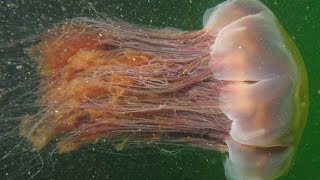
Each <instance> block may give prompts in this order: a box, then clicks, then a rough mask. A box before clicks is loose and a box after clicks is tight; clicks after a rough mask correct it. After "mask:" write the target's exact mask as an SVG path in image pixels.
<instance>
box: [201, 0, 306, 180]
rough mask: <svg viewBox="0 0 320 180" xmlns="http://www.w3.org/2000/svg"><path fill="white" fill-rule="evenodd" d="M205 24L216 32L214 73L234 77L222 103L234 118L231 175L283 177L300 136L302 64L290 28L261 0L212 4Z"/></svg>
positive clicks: (221, 77) (229, 142) (226, 78)
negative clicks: (297, 60)
mask: <svg viewBox="0 0 320 180" xmlns="http://www.w3.org/2000/svg"><path fill="white" fill-rule="evenodd" d="M204 29H205V30H207V31H209V32H211V33H212V35H213V36H215V37H216V40H215V43H214V44H213V45H212V46H211V53H212V56H213V57H214V59H215V61H214V63H213V64H212V66H213V73H214V77H215V78H216V79H219V80H223V81H229V82H230V84H228V85H227V86H225V87H223V88H222V90H221V94H220V107H221V109H222V111H223V112H224V114H225V115H226V116H227V117H228V118H229V119H231V120H232V125H231V130H230V136H231V137H230V139H227V140H226V142H227V145H228V148H229V157H228V159H227V161H226V163H225V171H226V175H227V176H228V178H229V179H273V178H275V177H278V176H279V175H280V174H282V173H283V172H284V171H286V169H287V168H288V164H289V162H290V160H291V159H292V155H293V149H294V145H295V142H296V139H297V138H298V136H299V135H296V134H295V133H296V129H294V128H295V127H294V125H295V123H296V122H295V120H294V115H295V106H294V103H295V102H294V101H293V96H294V90H295V88H296V84H297V81H298V75H297V74H298V73H297V72H298V70H297V67H296V66H295V64H294V63H295V62H294V58H295V57H293V52H292V51H291V49H290V47H287V45H288V42H287V40H286V39H285V38H286V37H284V34H285V31H284V30H283V29H282V27H281V25H280V24H279V23H278V21H277V19H276V18H275V16H274V15H273V14H272V12H271V11H270V10H268V9H267V7H265V6H264V5H263V4H262V3H260V2H259V1H256V0H228V1H226V2H224V3H222V4H220V5H218V6H217V7H215V8H214V9H209V10H207V12H206V14H205V16H204ZM302 127H303V125H302ZM302 127H299V128H302Z"/></svg>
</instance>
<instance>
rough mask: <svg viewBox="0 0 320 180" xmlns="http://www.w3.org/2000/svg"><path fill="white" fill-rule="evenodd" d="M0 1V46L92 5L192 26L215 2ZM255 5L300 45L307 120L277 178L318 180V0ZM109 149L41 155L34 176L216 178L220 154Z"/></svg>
mask: <svg viewBox="0 0 320 180" xmlns="http://www.w3.org/2000/svg"><path fill="white" fill-rule="evenodd" d="M0 2H1V8H0V23H1V24H0V44H1V45H3V44H7V43H9V42H10V40H14V39H20V38H26V37H30V36H32V35H34V34H37V32H42V31H43V30H44V29H46V27H50V25H52V24H54V23H57V22H60V21H62V20H64V19H65V18H72V17H78V16H94V15H95V12H94V10H93V9H95V10H96V11H97V12H102V13H104V14H108V15H109V16H115V17H118V18H120V19H122V20H125V21H128V22H131V23H136V24H142V25H146V26H152V27H175V28H178V29H183V30H193V29H200V28H202V15H203V13H204V11H205V10H206V9H208V8H210V7H212V6H215V5H216V4H218V3H220V2H222V1H217V0H150V1H148V0H136V1H133V0H106V1H104V2H103V3H102V2H97V3H89V2H88V1H87V0H83V1H72V2H71V1H70V2H69V1H65V2H62V1H48V0H45V1H40V0H39V1H0ZM263 2H264V3H265V4H266V5H267V6H268V7H269V8H270V9H271V10H272V11H273V12H274V14H275V15H276V16H277V17H278V19H279V21H280V22H281V24H282V25H283V26H284V27H285V29H286V30H287V32H288V33H289V34H290V36H291V37H293V39H294V41H295V42H296V44H297V46H298V48H299V49H300V52H301V54H302V56H303V58H304V60H305V64H306V67H307V71H308V76H309V85H310V87H309V89H310V103H311V104H310V111H309V118H308V122H307V125H306V128H305V131H304V134H303V137H302V140H301V143H300V145H299V149H298V151H297V153H296V156H295V159H294V162H293V166H292V168H291V169H290V171H289V172H288V173H287V174H286V175H285V176H284V177H282V179H297V180H299V179H310V180H311V179H320V143H319V140H320V121H319V120H320V108H319V107H320V106H319V105H320V30H319V29H320V21H319V19H320V3H319V2H318V1H317V0H303V1H302V0H300V1H298V0H296V1H292V0H282V1H281V0H268V1H267V0H264V1H263ZM0 53H1V52H0ZM15 53H16V56H19V50H17V52H12V54H15ZM3 57H4V56H2V58H1V59H0V61H1V62H0V65H1V68H0V69H8V68H6V67H7V66H9V65H8V64H7V62H6V60H7V59H6V58H3ZM4 66H6V67H4ZM1 76H2V77H1ZM3 76H5V75H4V73H3V72H0V79H1V87H3V86H9V85H10V84H11V82H10V81H9V80H8V78H6V79H5V78H3ZM16 78H19V77H16ZM0 127H1V126H0ZM1 146H5V144H1ZM153 146H155V147H153ZM111 150H112V147H111V146H110V147H109V146H108V145H103V142H101V143H99V144H97V145H95V146H89V147H87V148H84V149H82V150H79V151H78V152H76V153H72V154H67V155H55V154H54V155H52V156H51V157H50V158H45V159H50V160H48V161H46V162H45V163H44V166H43V168H42V170H41V172H40V173H39V174H38V176H36V179H44V178H45V179H47V178H52V179H75V178H77V179H218V180H220V179H224V170H223V160H224V157H223V156H222V155H220V154H219V153H216V152H213V151H209V150H201V149H197V148H194V149H192V148H186V147H172V146H170V145H159V146H158V145H150V146H141V145H136V147H131V148H129V149H125V150H124V151H122V152H117V153H114V151H111ZM30 164H31V163H30V161H26V162H25V164H23V163H22V164H20V165H17V166H16V168H17V169H16V172H21V169H23V168H24V167H23V166H30ZM37 169H39V167H36V168H33V169H32V170H31V171H30V174H33V173H35V172H36V170H37ZM1 170H2V169H1ZM5 173H6V172H1V173H0V174H1V175H2V174H5ZM10 173H14V171H13V172H10ZM26 174H28V172H27V173H26ZM4 177H5V178H6V176H4ZM18 177H19V178H20V179H24V178H23V177H21V176H18ZM25 177H26V176H25Z"/></svg>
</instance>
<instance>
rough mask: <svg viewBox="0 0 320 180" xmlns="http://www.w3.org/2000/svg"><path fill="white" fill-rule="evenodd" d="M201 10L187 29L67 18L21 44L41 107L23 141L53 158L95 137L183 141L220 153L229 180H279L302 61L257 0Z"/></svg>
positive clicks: (24, 127)
mask: <svg viewBox="0 0 320 180" xmlns="http://www.w3.org/2000/svg"><path fill="white" fill-rule="evenodd" d="M208 12H210V14H209V15H208V13H206V15H205V20H204V23H205V24H204V28H203V29H202V30H198V31H192V32H184V31H179V30H173V29H163V30H155V29H148V28H141V27H138V26H135V25H131V24H128V23H124V22H119V21H113V20H110V19H104V20H92V19H87V18H75V19H72V20H70V21H68V22H66V23H64V24H62V25H59V26H56V27H55V28H53V29H52V30H50V31H49V32H47V33H45V34H44V35H42V40H41V42H39V43H38V44H37V45H35V46H33V47H31V48H29V49H28V53H29V55H30V56H31V57H33V58H35V59H36V61H37V63H38V64H39V70H38V71H39V76H40V77H41V82H40V86H39V90H38V91H39V94H41V96H40V97H39V99H38V101H37V102H36V104H37V105H38V106H39V107H40V109H41V110H40V111H39V112H38V113H36V114H34V115H28V116H26V117H24V118H23V120H22V122H21V127H20V133H21V135H22V136H24V137H25V138H26V139H28V140H29V141H30V142H31V143H32V145H33V150H35V151H39V150H41V149H43V148H44V147H45V146H46V145H47V144H48V143H50V142H52V141H55V142H56V143H57V146H56V147H57V151H58V152H59V153H66V152H70V151H74V150H77V149H78V148H80V147H82V146H83V145H86V144H89V143H94V142H97V141H98V140H100V139H102V138H109V139H114V138H116V139H125V140H126V141H127V140H128V139H129V140H134V139H137V138H138V139H142V140H144V141H171V142H176V143H186V144H191V145H194V146H199V147H203V148H210V149H214V150H217V151H221V152H227V151H229V156H230V157H229V158H228V160H227V161H226V163H225V166H226V172H227V173H228V174H229V177H230V178H231V179H234V178H236V177H237V176H238V177H239V179H242V178H243V179H246V178H256V177H260V178H261V177H262V179H263V178H273V177H277V176H279V175H280V174H281V173H283V171H285V170H286V169H287V167H288V165H289V162H290V161H291V159H292V152H293V149H294V148H295V145H296V144H297V142H298V139H299V137H300V134H301V131H302V129H303V126H304V122H305V119H302V120H300V118H305V117H304V116H305V115H306V112H305V110H304V109H306V107H300V105H297V102H300V101H301V96H300V94H304V93H306V89H303V88H301V87H300V86H301V82H300V81H301V79H303V80H306V79H304V78H305V77H304V76H305V72H304V70H303V69H302V70H300V69H297V67H296V64H299V63H300V64H301V62H300V61H302V60H300V59H299V58H297V59H298V60H292V59H294V57H293V56H296V53H297V52H298V51H297V50H296V49H295V47H294V44H292V42H291V41H290V40H287V39H284V38H283V37H282V36H286V34H285V31H284V30H282V27H281V26H280V25H279V24H278V22H277V21H276V20H275V18H274V17H273V15H272V13H271V12H270V11H269V10H268V9H267V8H266V7H265V6H264V5H262V4H261V3H259V2H258V1H253V0H248V1H247V0H244V1H237V0H236V1H227V2H225V3H223V4H221V5H219V6H218V7H216V8H215V9H214V10H213V11H212V10H209V11H208ZM229 12H232V13H229ZM285 38H287V37H285ZM286 46H289V47H286ZM299 73H302V76H303V77H300V76H299V75H298V74H299ZM304 83H305V82H304ZM297 93H300V94H297ZM306 98H307V96H304V99H302V100H304V101H307V100H306ZM300 108H302V110H300V111H299V110H297V109H300ZM248 160H249V161H248ZM244 162H245V163H244ZM239 175H240V176H239Z"/></svg>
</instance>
